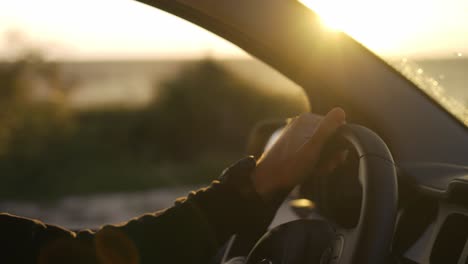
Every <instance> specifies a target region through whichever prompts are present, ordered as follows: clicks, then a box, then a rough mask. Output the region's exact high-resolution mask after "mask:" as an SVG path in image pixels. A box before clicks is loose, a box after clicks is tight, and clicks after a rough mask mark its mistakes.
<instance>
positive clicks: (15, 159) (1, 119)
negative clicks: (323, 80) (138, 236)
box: [0, 0, 308, 228]
mask: <svg viewBox="0 0 468 264" xmlns="http://www.w3.org/2000/svg"><path fill="white" fill-rule="evenodd" d="M45 2H47V3H46V4H47V5H46V4H44V3H41V4H40V3H36V2H32V3H31V2H29V1H11V2H10V3H9V4H8V3H2V4H0V10H2V11H0V21H2V22H1V23H0V25H1V26H0V29H1V30H0V39H1V52H0V54H1V58H0V59H1V61H0V175H1V176H0V179H1V182H2V184H1V185H0V211H3V212H9V213H13V214H19V215H22V216H28V217H34V218H39V219H40V220H43V221H46V222H48V223H54V224H59V225H64V226H66V227H70V228H82V227H91V228H93V227H97V226H99V225H101V224H104V223H115V222H120V221H124V220H128V219H130V218H131V217H134V216H136V215H138V214H141V213H145V212H153V211H156V210H159V209H162V208H165V207H167V206H170V205H171V204H172V201H173V200H174V199H175V198H177V197H179V196H183V195H185V194H186V193H188V191H190V190H192V189H196V188H198V187H201V186H204V185H207V184H209V183H210V181H211V180H213V179H216V178H217V177H218V176H219V174H220V172H221V171H222V170H223V169H224V168H225V167H227V166H228V165H230V164H231V163H233V162H235V161H236V160H238V159H240V158H242V157H243V156H244V155H245V148H246V145H247V141H248V138H249V134H250V132H251V130H252V129H253V127H254V126H255V125H256V124H257V123H258V122H259V121H263V120H268V119H277V118H279V119H284V118H286V117H289V116H293V115H297V114H299V113H301V112H304V111H306V110H307V109H308V103H307V100H306V99H305V97H304V94H303V93H302V90H301V89H300V87H298V86H296V85H295V84H293V83H292V82H290V81H289V80H287V79H286V78H284V77H283V76H282V75H280V74H279V73H277V72H275V71H274V70H272V69H271V68H269V67H268V66H266V65H265V64H263V63H261V62H259V61H258V60H256V59H254V58H252V57H250V56H249V55H247V54H246V53H244V52H243V51H241V50H240V49H238V48H237V47H235V46H233V45H232V44H230V43H227V42H226V41H224V40H222V39H220V38H218V37H216V36H214V35H213V34H211V33H208V32H207V31H205V30H203V29H201V28H199V27H197V26H195V25H192V24H190V23H189V22H187V21H184V20H181V19H178V18H176V17H174V16H172V15H169V14H167V13H164V12H162V11H159V10H156V9H154V8H150V7H148V6H144V5H142V4H140V3H136V2H133V1H123V0H120V1H112V5H113V7H114V8H115V13H113V14H109V13H107V12H106V14H105V15H104V14H103V11H104V10H107V9H108V8H109V6H110V5H111V2H110V1H105V0H100V1H84V2H80V3H77V2H70V1H45ZM65 2H67V3H65ZM2 5H3V6H2ZM49 9H50V10H49ZM103 16H106V19H105V20H103V19H102V18H103Z"/></svg>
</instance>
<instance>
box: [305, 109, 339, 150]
mask: <svg viewBox="0 0 468 264" xmlns="http://www.w3.org/2000/svg"><path fill="white" fill-rule="evenodd" d="M345 119H346V114H345V112H344V111H343V109H341V108H334V109H332V110H331V111H330V112H328V114H327V115H326V116H325V118H323V119H322V120H321V121H320V123H319V125H318V127H317V129H316V130H315V132H314V133H313V134H312V136H311V138H310V139H309V140H308V141H306V142H305V143H304V144H303V145H302V147H301V148H299V150H298V151H297V154H298V156H299V157H317V156H318V154H319V153H320V151H321V150H322V148H323V145H324V144H325V143H326V142H327V140H328V138H330V137H331V136H332V135H333V133H334V132H335V131H336V130H337V129H338V128H339V127H340V126H342V125H343V124H344V123H345Z"/></svg>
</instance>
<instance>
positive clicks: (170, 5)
mask: <svg viewBox="0 0 468 264" xmlns="http://www.w3.org/2000/svg"><path fill="white" fill-rule="evenodd" d="M143 2H145V3H147V4H149V5H153V6H156V7H158V8H161V9H163V10H166V11H168V12H171V13H173V14H176V15H177V16H179V17H182V18H184V19H187V20H189V21H191V22H193V23H195V24H197V25H200V26H202V27H204V28H205V29H208V30H210V31H212V32H214V33H216V34H218V35H220V36H221V37H223V38H225V39H227V40H229V41H231V42H232V43H234V44H236V45H238V46H239V47H241V48H243V49H244V50H246V51H247V52H249V53H250V54H252V55H254V56H256V57H257V58H259V59H261V60H262V61H264V62H266V63H267V64H269V65H271V66H272V67H274V68H275V69H277V70H278V71H279V72H281V73H283V74H284V75H285V76H287V77H288V78H290V79H291V80H293V81H295V82H296V83H298V84H299V85H301V86H302V87H303V88H304V90H305V92H306V94H307V96H308V99H309V102H310V104H311V106H312V108H313V109H312V111H313V112H314V113H317V114H324V113H325V112H326V111H327V110H328V109H331V107H332V106H335V105H339V106H341V107H343V108H344V109H346V111H347V112H348V113H349V115H348V122H349V123H350V124H349V125H347V126H346V127H345V129H344V130H343V131H341V132H340V133H338V135H337V138H336V139H335V141H346V142H347V143H346V144H347V145H348V147H349V148H350V149H352V153H354V158H350V159H349V161H348V162H349V164H347V165H346V166H344V168H342V169H339V170H338V171H337V173H336V175H333V176H332V177H330V178H327V179H319V180H318V181H319V182H320V183H321V184H320V185H317V186H315V187H314V188H319V189H320V190H315V189H314V190H313V191H311V190H308V188H307V186H304V188H302V189H303V190H304V192H303V197H301V198H306V199H310V200H311V201H312V202H314V203H316V208H317V209H314V211H318V212H320V214H321V215H322V217H325V218H326V219H327V223H332V225H331V226H332V227H331V230H330V234H332V235H330V234H329V241H328V246H324V244H323V243H317V244H316V245H315V244H314V243H312V242H310V240H309V239H308V238H309V237H310V236H311V235H310V234H309V231H308V230H315V229H316V228H315V227H314V226H315V223H311V222H307V220H304V219H307V218H308V217H309V216H306V217H300V218H301V219H302V220H299V222H296V221H294V222H290V223H287V224H285V226H283V227H282V228H280V231H278V232H276V233H274V234H273V235H271V234H270V235H267V236H266V238H265V240H261V241H260V242H259V243H257V244H256V245H255V247H254V248H253V250H251V251H250V253H249V254H248V255H246V257H247V263H307V258H310V259H313V258H314V257H317V256H314V255H313V254H312V253H310V254H309V252H313V251H314V248H313V247H312V245H315V246H317V249H318V248H320V247H322V249H325V252H327V253H326V254H323V255H321V256H320V258H321V261H323V262H320V263H388V262H387V261H389V262H390V263H468V262H467V261H468V258H467V255H468V243H467V239H468V233H467V232H466V230H467V229H468V222H467V220H468V214H467V213H468V211H467V209H466V198H465V197H467V196H466V191H467V189H466V187H467V186H468V178H467V177H468V167H467V157H468V139H467V133H466V132H467V128H466V126H465V125H463V123H462V122H461V121H459V120H457V119H456V118H454V117H453V116H452V115H450V114H448V113H447V111H446V110H444V109H443V108H442V107H441V106H440V105H438V104H437V103H436V102H435V100H433V99H431V98H430V97H429V96H428V95H427V94H425V93H424V92H422V91H421V90H419V89H417V88H416V86H415V84H414V83H412V82H411V81H410V80H408V78H406V77H405V76H403V75H401V74H400V73H399V72H398V71H396V70H394V69H393V68H392V67H391V66H389V65H388V64H387V63H385V62H384V61H383V60H382V59H380V58H379V57H377V56H376V55H374V54H372V53H371V52H369V51H368V50H367V49H366V48H364V47H363V46H362V45H360V44H359V43H357V42H355V41H353V40H352V39H351V38H349V37H347V36H346V35H343V34H339V35H333V34H330V33H327V32H324V31H323V30H322V29H321V28H320V27H319V26H318V25H317V24H318V23H317V22H314V19H313V15H311V12H310V11H309V10H308V9H306V8H305V7H304V6H302V5H301V4H300V3H298V2H296V1H281V0H275V1H235V2H229V1H222V2H220V1H209V0H207V1H201V2H196V3H194V2H191V1H179V2H177V3H174V2H167V1H143ZM311 17H312V18H311ZM323 47H327V49H324V48H323ZM325 61H326V63H324V62H325ZM355 124H359V125H362V126H364V127H367V128H364V127H361V126H358V125H355ZM372 131H374V132H372ZM377 135H379V136H377ZM338 138H340V139H341V140H339V139H338ZM330 144H331V143H330ZM331 145H333V144H331ZM335 145H336V144H335ZM257 153H258V151H257ZM366 159H368V160H366ZM309 189H310V188H309ZM309 193H312V194H309ZM305 214H306V215H309V214H307V213H305ZM302 216H304V214H302ZM325 229H326V228H325ZM322 232H325V231H322ZM325 233H326V232H325ZM322 234H323V233H322ZM325 237H326V235H325ZM330 241H331V242H330ZM235 243H236V242H235V240H234V242H233V244H235ZM263 243H264V244H266V246H263ZM324 243H325V242H324ZM325 244H326V243H325ZM308 254H309V255H308ZM228 255H229V254H228ZM285 259H287V260H288V261H289V262H288V261H286V262H281V260H285ZM224 260H225V261H227V262H226V263H228V261H229V260H228V259H226V258H225V259H224ZM260 261H264V262H260ZM232 263H237V262H232Z"/></svg>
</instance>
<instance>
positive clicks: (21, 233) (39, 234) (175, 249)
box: [0, 158, 275, 263]
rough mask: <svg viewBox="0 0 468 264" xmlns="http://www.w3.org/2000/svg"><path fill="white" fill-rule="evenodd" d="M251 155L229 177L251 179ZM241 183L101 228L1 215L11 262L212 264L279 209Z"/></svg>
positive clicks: (220, 185) (222, 184) (219, 185)
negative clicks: (237, 237)
mask: <svg viewBox="0 0 468 264" xmlns="http://www.w3.org/2000/svg"><path fill="white" fill-rule="evenodd" d="M248 159H249V158H247V160H246V159H244V160H241V161H240V162H238V163H236V164H235V165H233V166H232V167H230V168H228V169H227V170H225V171H224V172H223V176H225V175H229V174H234V175H229V176H232V177H231V178H237V177H244V178H248V179H249V178H250V177H249V175H250V174H251V172H252V170H253V168H254V167H255V166H254V165H253V166H252V165H250V166H245V164H246V163H248V164H252V162H254V161H252V159H251V160H250V161H249V160H248ZM253 164H254V163H253ZM233 172H235V173H233ZM236 182H239V181H233V180H229V178H228V180H221V181H214V182H213V183H212V184H211V185H210V186H209V187H207V188H204V189H201V190H198V191H196V192H191V193H190V194H189V195H188V197H187V198H183V199H179V200H178V201H176V203H175V205H174V206H173V207H170V208H168V209H166V210H163V211H159V212H156V213H151V214H146V215H143V216H140V217H138V218H135V219H133V220H131V221H129V222H127V223H123V224H120V225H107V226H104V227H103V228H101V229H100V230H98V231H97V232H92V231H89V230H84V231H80V232H77V233H74V232H71V231H68V230H66V229H63V228H60V227H56V226H51V225H45V224H43V223H41V222H38V221H35V220H30V219H26V218H20V217H15V216H11V215H7V214H0V230H1V238H0V241H1V245H0V246H1V248H2V251H3V250H7V251H5V252H6V253H7V254H6V255H7V256H11V257H12V260H13V262H11V263H19V262H18V261H17V260H19V259H21V260H24V261H20V262H21V263H208V262H209V261H210V259H211V258H212V257H213V256H214V255H215V254H216V252H217V250H218V249H219V247H220V246H221V245H222V244H224V243H225V242H226V241H227V239H228V238H229V237H230V236H231V235H232V234H236V233H258V234H261V233H262V232H263V231H265V230H266V228H267V227H268V225H269V223H270V222H271V220H272V218H273V216H274V213H275V210H274V209H273V207H271V206H269V205H268V204H265V203H264V202H263V201H262V200H261V199H260V198H259V197H258V195H256V193H255V192H251V191H250V192H249V191H245V188H247V189H248V188H251V186H250V187H249V186H248V185H249V183H247V184H244V185H245V186H243V185H242V184H236ZM2 255H3V254H2ZM15 260H16V261H15ZM72 260H73V262H72Z"/></svg>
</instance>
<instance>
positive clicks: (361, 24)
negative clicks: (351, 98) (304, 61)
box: [299, 0, 466, 54]
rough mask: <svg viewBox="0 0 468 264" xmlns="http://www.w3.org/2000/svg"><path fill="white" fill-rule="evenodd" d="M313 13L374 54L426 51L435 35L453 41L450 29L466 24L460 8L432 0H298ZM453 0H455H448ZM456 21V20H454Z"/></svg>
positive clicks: (331, 27)
mask: <svg viewBox="0 0 468 264" xmlns="http://www.w3.org/2000/svg"><path fill="white" fill-rule="evenodd" d="M299 1H300V2H301V3H303V4H304V5H306V6H307V7H309V8H310V9H312V10H313V11H314V12H316V13H317V14H318V15H319V16H320V17H321V19H322V21H323V24H324V25H325V26H327V27H328V28H329V29H330V30H339V31H343V32H345V33H347V34H348V35H350V36H351V37H353V38H354V39H356V40H357V41H359V42H361V43H362V44H364V45H365V46H367V47H368V48H370V49H371V50H374V51H375V52H377V53H385V54H389V53H390V54H392V53H393V54H395V53H398V54H401V51H403V50H405V51H406V50H408V49H409V50H412V51H425V49H427V48H428V47H434V45H432V44H433V43H434V41H435V38H436V37H437V38H438V41H437V42H439V43H440V41H441V38H440V37H443V39H444V41H447V42H449V43H450V42H453V39H454V37H455V35H454V34H453V32H449V31H447V30H441V29H444V28H445V29H446V28H452V29H453V28H459V27H462V26H464V25H466V21H461V19H458V18H461V17H464V15H463V14H462V13H463V12H462V11H456V10H453V6H454V5H446V4H444V3H445V2H444V1H435V0H425V1H423V0H413V1H406V0H394V1H375V0H355V1H349V0H299ZM450 1H452V2H456V1H457V0H450ZM455 20H456V21H455Z"/></svg>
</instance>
